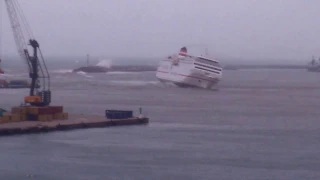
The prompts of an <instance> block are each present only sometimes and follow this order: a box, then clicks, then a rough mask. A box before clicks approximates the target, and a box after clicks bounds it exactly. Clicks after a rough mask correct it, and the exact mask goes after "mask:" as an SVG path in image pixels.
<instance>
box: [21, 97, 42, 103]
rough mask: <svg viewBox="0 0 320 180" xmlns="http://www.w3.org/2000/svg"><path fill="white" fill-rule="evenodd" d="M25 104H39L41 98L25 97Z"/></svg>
mask: <svg viewBox="0 0 320 180" xmlns="http://www.w3.org/2000/svg"><path fill="white" fill-rule="evenodd" d="M24 102H25V103H41V96H25V97H24Z"/></svg>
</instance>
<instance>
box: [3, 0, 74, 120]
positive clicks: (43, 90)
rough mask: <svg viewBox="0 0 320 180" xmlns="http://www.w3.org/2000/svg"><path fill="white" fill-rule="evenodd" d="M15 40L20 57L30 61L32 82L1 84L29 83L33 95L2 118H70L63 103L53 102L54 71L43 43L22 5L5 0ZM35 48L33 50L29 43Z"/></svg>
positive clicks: (29, 70)
mask: <svg viewBox="0 0 320 180" xmlns="http://www.w3.org/2000/svg"><path fill="white" fill-rule="evenodd" d="M5 4H6V8H7V12H8V16H9V20H10V24H11V28H12V31H13V36H14V40H15V43H16V46H17V50H18V53H19V55H20V57H21V58H22V59H23V60H24V62H25V63H26V64H27V68H28V72H29V78H31V83H30V84H28V83H27V82H26V81H19V80H16V81H11V82H5V81H4V82H2V85H1V86H11V87H13V88H17V87H21V86H25V85H26V83H27V85H29V88H30V92H29V95H27V96H25V97H24V103H23V104H22V105H21V106H19V107H13V108H12V110H11V112H2V113H1V117H0V121H1V122H17V121H25V120H29V121H30V120H35V121H50V120H54V119H59V120H63V119H68V113H65V112H63V107H62V106H50V103H51V91H50V75H49V72H48V69H47V67H46V64H45V61H44V58H43V55H42V52H41V49H40V45H39V43H38V41H37V40H36V39H35V38H34V36H33V33H32V31H31V28H30V27H29V25H28V22H27V21H26V18H25V16H24V14H23V12H22V10H21V9H20V5H19V3H18V1H17V0H5ZM28 45H29V46H30V47H31V49H32V54H30V53H29V51H28V47H29V46H28Z"/></svg>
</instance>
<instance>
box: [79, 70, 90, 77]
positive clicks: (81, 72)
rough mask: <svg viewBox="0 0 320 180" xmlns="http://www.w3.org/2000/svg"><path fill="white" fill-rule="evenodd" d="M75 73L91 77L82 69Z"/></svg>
mask: <svg viewBox="0 0 320 180" xmlns="http://www.w3.org/2000/svg"><path fill="white" fill-rule="evenodd" d="M77 74H79V75H82V76H85V77H88V78H92V77H93V76H89V75H87V73H85V72H83V71H78V72H77Z"/></svg>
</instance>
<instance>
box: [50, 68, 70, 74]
mask: <svg viewBox="0 0 320 180" xmlns="http://www.w3.org/2000/svg"><path fill="white" fill-rule="evenodd" d="M52 72H53V73H57V74H66V73H72V69H56V70H53V71H52Z"/></svg>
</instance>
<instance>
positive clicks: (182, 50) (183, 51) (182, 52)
mask: <svg viewBox="0 0 320 180" xmlns="http://www.w3.org/2000/svg"><path fill="white" fill-rule="evenodd" d="M179 56H187V48H186V47H182V48H181V49H180V53H179Z"/></svg>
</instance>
